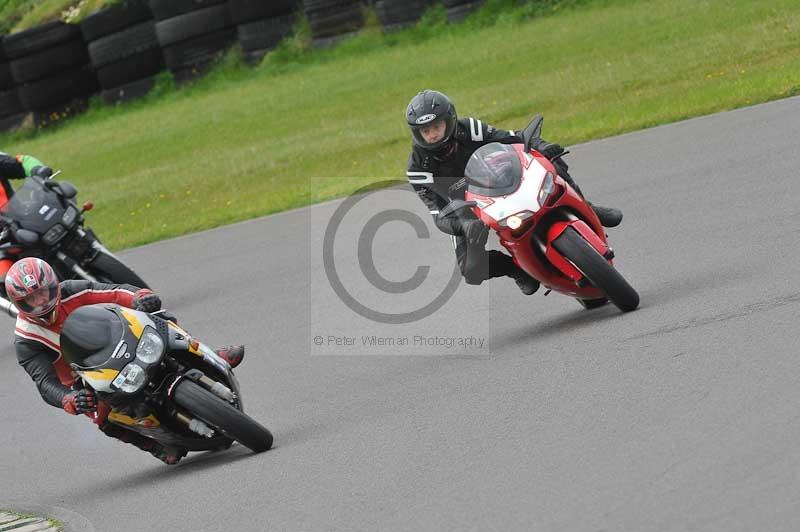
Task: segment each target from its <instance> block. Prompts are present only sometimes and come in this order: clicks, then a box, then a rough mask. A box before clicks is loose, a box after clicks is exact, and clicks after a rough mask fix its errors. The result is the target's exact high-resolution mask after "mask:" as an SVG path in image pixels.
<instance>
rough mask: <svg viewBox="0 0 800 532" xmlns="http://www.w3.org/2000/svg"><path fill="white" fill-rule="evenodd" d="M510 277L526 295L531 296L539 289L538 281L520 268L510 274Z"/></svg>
mask: <svg viewBox="0 0 800 532" xmlns="http://www.w3.org/2000/svg"><path fill="white" fill-rule="evenodd" d="M511 278H512V279H514V281H515V282H516V283H517V286H518V287H519V289H520V290H521V291H522V293H523V294H525V295H526V296H532V295H533V294H535V293H536V291H537V290H539V281H537V280H536V279H534V278H533V277H531V276H530V275H528V274H527V273H525V272H524V271H522V270H520V269H518V270H517V271H516V272H514V273H513V274H511Z"/></svg>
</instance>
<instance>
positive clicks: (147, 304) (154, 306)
mask: <svg viewBox="0 0 800 532" xmlns="http://www.w3.org/2000/svg"><path fill="white" fill-rule="evenodd" d="M133 308H134V309H135V310H139V311H141V312H155V311H157V310H161V298H160V297H158V296H157V295H155V294H154V293H153V291H152V290H150V289H149V288H142V289H140V290H137V291H136V293H135V294H133Z"/></svg>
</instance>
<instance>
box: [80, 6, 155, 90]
mask: <svg viewBox="0 0 800 532" xmlns="http://www.w3.org/2000/svg"><path fill="white" fill-rule="evenodd" d="M80 29H81V33H82V34H83V40H84V43H85V45H86V47H87V50H88V53H89V58H90V60H91V63H92V67H93V69H94V71H95V72H96V73H97V80H98V83H99V85H100V91H101V92H100V94H101V96H102V98H103V100H104V101H106V102H107V103H116V102H120V101H127V100H131V99H134V98H138V97H140V96H144V95H146V94H147V93H148V92H149V90H150V89H151V88H152V87H153V86H154V85H155V77H154V76H155V75H156V74H158V73H159V72H161V71H162V70H164V58H163V54H162V53H161V46H160V45H159V43H158V38H157V37H156V29H155V21H154V20H153V14H152V13H151V11H150V7H149V5H148V4H147V1H146V0H128V1H126V2H123V3H120V4H114V5H112V6H111V7H108V8H106V9H103V10H101V11H98V12H97V13H94V14H92V15H90V16H88V17H86V18H85V19H84V20H83V22H81V24H80Z"/></svg>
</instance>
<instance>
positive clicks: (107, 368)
mask: <svg viewBox="0 0 800 532" xmlns="http://www.w3.org/2000/svg"><path fill="white" fill-rule="evenodd" d="M61 350H62V354H63V356H64V360H65V361H66V362H67V363H68V364H69V365H70V367H71V368H72V370H73V371H75V372H76V373H77V375H78V377H79V378H80V379H82V380H83V383H84V384H85V385H86V386H87V387H91V388H92V389H94V390H95V392H96V394H97V397H98V399H99V404H98V412H96V413H95V415H96V416H97V415H102V414H101V409H104V411H105V412H106V413H108V417H107V419H108V421H109V422H111V423H114V424H116V425H120V426H122V427H125V428H126V429H129V430H133V431H136V432H138V433H140V434H142V435H144V436H146V437H148V438H152V439H154V440H156V441H158V442H159V443H161V444H163V445H168V446H171V447H181V448H184V449H187V450H189V451H207V450H216V449H224V448H227V447H230V445H231V444H232V443H233V441H234V440H236V441H238V442H239V443H241V444H243V445H245V446H246V447H248V448H250V449H251V450H252V451H254V452H257V453H258V452H263V451H266V450H268V449H269V448H270V447H272V434H270V432H269V430H267V429H266V428H264V427H263V426H261V425H260V424H259V423H258V422H256V421H254V420H253V419H252V418H250V417H249V416H247V415H246V414H245V413H244V412H243V407H242V398H241V392H240V390H239V383H238V381H237V380H236V377H235V376H234V374H233V371H232V370H231V367H230V366H229V365H228V363H227V362H225V361H224V360H223V359H222V358H220V357H219V356H218V355H217V354H216V353H215V352H214V351H213V350H212V349H211V348H209V347H208V346H206V345H204V344H202V343H200V342H198V341H197V340H195V339H194V338H192V337H191V336H190V335H189V334H188V333H187V332H186V331H184V330H183V329H182V328H181V327H179V326H178V325H177V324H175V323H174V322H173V321H168V320H165V319H163V318H161V317H160V316H158V315H156V314H146V313H144V312H139V311H136V310H132V309H129V308H125V307H120V306H119V305H112V304H99V305H87V306H85V307H81V308H79V309H77V310H76V311H74V312H73V313H72V314H70V316H69V317H68V318H67V320H66V322H64V327H63V329H62V331H61Z"/></svg>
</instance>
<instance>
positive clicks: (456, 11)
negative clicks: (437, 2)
mask: <svg viewBox="0 0 800 532" xmlns="http://www.w3.org/2000/svg"><path fill="white" fill-rule="evenodd" d="M482 4H483V0H442V5H444V7H446V8H447V20H449V21H450V22H459V21H461V20H463V19H465V18H466V17H467V15H469V14H470V13H472V12H473V11H475V10H476V9H478V8H479V7H481V5H482Z"/></svg>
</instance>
